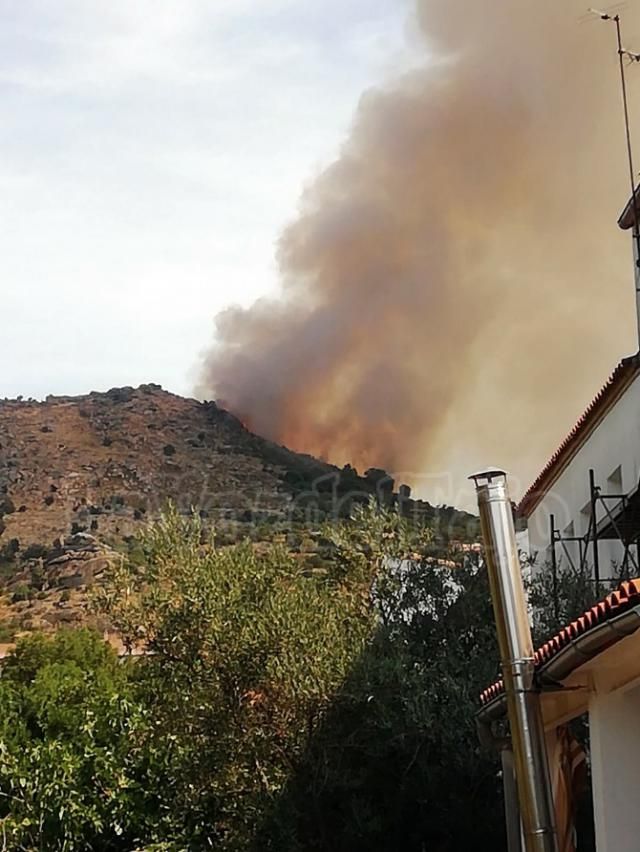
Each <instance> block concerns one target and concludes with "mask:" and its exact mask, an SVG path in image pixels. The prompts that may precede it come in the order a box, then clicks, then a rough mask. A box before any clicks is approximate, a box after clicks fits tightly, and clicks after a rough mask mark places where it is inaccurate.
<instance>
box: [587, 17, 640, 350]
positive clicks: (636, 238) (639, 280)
mask: <svg viewBox="0 0 640 852" xmlns="http://www.w3.org/2000/svg"><path fill="white" fill-rule="evenodd" d="M589 12H591V13H592V14H593V15H597V16H598V17H599V18H600V20H602V21H613V23H614V24H615V26H616V39H617V44H618V64H619V66H620V85H621V89H622V106H623V109H624V130H625V138H626V142H627V162H628V166H629V183H630V185H631V205H632V222H633V225H632V227H633V231H632V233H633V242H634V257H635V267H636V270H635V289H636V305H637V304H638V302H639V301H640V225H639V223H638V217H639V215H640V211H639V210H638V206H637V202H638V199H637V194H638V190H637V188H636V178H635V169H634V167H633V147H632V144H631V121H630V119H629V98H628V96H627V75H626V73H625V66H624V60H625V59H627V60H628V61H629V62H640V53H633V52H632V51H630V50H626V49H625V47H624V46H623V43H622V24H621V21H620V15H619V14H618V13H616V14H611V12H606V11H599V10H598V9H589ZM638 321H639V325H638V336H639V343H640V316H639V318H638Z"/></svg>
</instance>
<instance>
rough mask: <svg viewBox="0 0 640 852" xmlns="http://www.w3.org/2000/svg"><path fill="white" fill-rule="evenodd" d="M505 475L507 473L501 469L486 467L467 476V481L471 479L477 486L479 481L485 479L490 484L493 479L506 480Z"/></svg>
mask: <svg viewBox="0 0 640 852" xmlns="http://www.w3.org/2000/svg"><path fill="white" fill-rule="evenodd" d="M507 475H508V474H507V471H506V470H503V469H502V468H501V467H487V468H485V469H484V470H479V471H478V472H477V473H472V474H471V475H470V476H469V479H472V480H473V481H474V482H475V483H476V485H477V484H478V482H479V480H481V479H483V480H484V479H486V480H487V481H488V482H491V481H492V480H494V479H499V478H503V479H506V478H507Z"/></svg>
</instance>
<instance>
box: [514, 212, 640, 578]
mask: <svg viewBox="0 0 640 852" xmlns="http://www.w3.org/2000/svg"><path fill="white" fill-rule="evenodd" d="M636 203H637V204H639V202H636ZM633 206H634V205H633V204H632V202H629V204H628V205H627V207H626V208H625V210H624V212H623V214H622V216H621V217H620V219H619V221H618V224H619V226H620V227H621V228H623V229H625V230H626V229H629V228H633V231H634V257H635V260H636V265H635V269H636V276H635V281H636V295H637V301H638V299H640V267H639V266H638V249H637V244H638V239H637V227H638V225H637V217H636V218H635V219H634V217H633ZM638 322H639V328H640V303H638ZM639 479H640V353H638V354H636V355H632V356H631V357H628V358H623V359H622V361H620V363H619V364H618V365H617V367H616V368H615V369H614V370H613V372H612V374H611V376H610V378H609V380H608V382H607V383H606V384H605V386H604V387H603V388H602V389H601V390H600V392H599V393H598V394H597V396H596V397H595V399H594V400H593V401H592V402H591V404H590V405H589V407H588V408H587V410H586V411H585V412H584V413H583V414H582V416H581V417H580V419H579V420H578V422H577V423H576V425H575V426H574V428H573V429H572V430H571V432H570V433H569V435H567V437H566V438H565V440H564V441H563V442H562V444H561V445H560V447H559V448H558V449H557V450H556V452H555V453H554V455H553V456H552V458H551V459H550V460H549V462H548V463H547V465H546V466H545V467H544V469H543V470H542V471H541V473H540V474H539V476H538V477H537V478H536V480H535V482H534V483H533V484H532V485H531V487H530V488H529V490H528V491H527V492H526V494H525V495H524V497H523V498H522V500H521V501H520V505H519V507H518V510H519V514H520V515H521V516H523V517H525V518H526V519H527V525H528V531H529V542H530V544H529V548H530V554H531V557H532V558H533V560H534V570H535V566H539V565H541V564H542V563H545V562H546V563H548V564H550V565H553V564H554V563H555V565H556V566H558V565H560V564H561V563H564V564H565V565H566V564H567V563H568V562H571V563H573V565H574V566H579V565H582V566H584V567H587V566H588V567H590V568H591V570H592V571H593V573H594V574H595V575H596V577H599V579H602V580H604V579H606V578H609V577H610V576H611V575H612V574H614V573H616V569H617V570H618V571H619V570H620V569H621V568H622V567H624V569H625V572H626V573H628V574H630V575H631V576H640V554H639V552H638V537H639V536H640V494H639V493H638V482H639Z"/></svg>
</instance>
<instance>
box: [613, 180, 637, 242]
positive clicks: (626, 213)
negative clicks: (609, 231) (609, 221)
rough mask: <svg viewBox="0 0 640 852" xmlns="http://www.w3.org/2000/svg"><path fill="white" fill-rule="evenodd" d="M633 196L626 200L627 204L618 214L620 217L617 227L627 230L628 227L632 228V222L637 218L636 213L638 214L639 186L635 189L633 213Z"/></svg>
mask: <svg viewBox="0 0 640 852" xmlns="http://www.w3.org/2000/svg"><path fill="white" fill-rule="evenodd" d="M633 201H634V196H633V195H632V196H631V198H630V199H629V200H628V201H627V205H626V207H625V208H624V210H623V211H622V213H621V214H620V218H619V219H618V227H619V228H621V229H622V230H623V231H628V230H629V228H633V226H634V224H635V223H636V221H637V219H638V214H640V186H639V187H636V191H635V202H636V203H635V213H634V204H633Z"/></svg>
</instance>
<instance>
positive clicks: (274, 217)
mask: <svg viewBox="0 0 640 852" xmlns="http://www.w3.org/2000/svg"><path fill="white" fill-rule="evenodd" d="M408 7H409V2H408V0H350V2H349V3H344V2H343V1H342V0H324V2H322V3H319V2H315V0H91V2H88V0H55V2H52V0H0V199H1V200H0V210H1V211H2V212H1V213H0V270H1V277H0V297H1V298H0V319H1V325H0V329H1V330H0V397H2V396H16V395H18V394H23V395H25V396H35V397H41V396H44V395H45V394H47V393H81V392H86V391H88V390H91V389H106V388H108V387H112V386H114V385H121V384H138V383H140V382H146V381H155V382H160V383H162V384H163V386H165V387H166V388H168V389H170V390H173V391H176V392H179V393H189V392H190V391H191V388H192V385H193V378H194V367H195V366H196V365H197V363H198V359H199V353H200V352H201V350H203V349H204V348H205V347H206V346H207V345H209V343H210V341H211V334H212V318H213V316H214V314H215V313H216V312H217V311H218V310H219V309H220V308H221V307H223V306H225V305H227V304H229V303H231V302H239V303H241V304H248V303H250V302H251V301H253V300H254V299H255V298H256V297H257V296H259V295H261V294H262V293H265V292H267V291H269V290H270V289H273V288H274V287H275V286H276V283H277V276H276V271H275V267H274V261H273V257H274V245H275V242H276V240H277V239H278V236H279V234H280V231H281V229H282V227H283V225H284V224H285V223H286V222H287V221H288V220H289V219H291V218H292V217H293V216H294V214H295V211H296V205H297V201H298V198H299V195H300V193H301V191H302V190H303V188H304V185H305V183H306V182H308V181H309V180H310V179H311V178H312V177H313V176H314V175H316V174H317V173H318V171H319V170H320V168H321V167H322V166H323V165H325V164H326V163H327V162H328V161H330V160H331V158H332V156H333V155H335V153H336V151H337V149H338V147H339V145H340V141H341V139H342V138H343V137H344V135H345V132H346V130H347V128H348V127H349V122H350V119H351V116H352V114H353V110H354V107H355V105H356V103H357V100H358V98H359V96H360V95H361V93H362V92H363V90H365V89H366V88H367V87H368V86H370V85H372V84H374V83H376V82H379V81H380V80H383V79H385V78H387V77H389V76H392V75H394V74H395V73H396V72H397V71H398V70H400V69H402V68H403V67H405V66H407V65H409V64H410V63H411V61H412V50H413V49H415V47H416V45H415V43H413V44H412V39H413V38H414V36H413V35H412V29H411V26H410V22H408V20H407V15H408Z"/></svg>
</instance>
